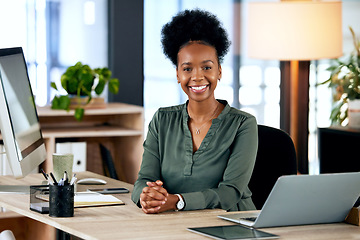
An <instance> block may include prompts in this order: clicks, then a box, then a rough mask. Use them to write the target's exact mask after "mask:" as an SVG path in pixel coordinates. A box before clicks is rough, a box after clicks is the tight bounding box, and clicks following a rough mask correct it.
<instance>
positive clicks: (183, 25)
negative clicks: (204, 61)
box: [161, 9, 231, 66]
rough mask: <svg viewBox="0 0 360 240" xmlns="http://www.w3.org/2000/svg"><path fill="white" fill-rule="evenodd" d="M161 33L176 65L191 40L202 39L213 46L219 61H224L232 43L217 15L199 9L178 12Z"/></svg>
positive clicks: (165, 50)
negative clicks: (180, 54)
mask: <svg viewBox="0 0 360 240" xmlns="http://www.w3.org/2000/svg"><path fill="white" fill-rule="evenodd" d="M161 35H162V36H161V43H162V46H163V51H164V54H165V56H166V57H168V58H169V59H170V60H171V62H172V63H173V64H174V65H175V66H177V54H178V52H179V51H180V49H181V48H182V47H183V46H185V45H186V44H187V43H188V42H189V41H200V42H203V43H204V44H206V45H211V46H213V47H214V48H215V49H216V52H217V57H218V59H219V62H222V61H223V58H224V56H225V55H226V53H227V52H228V50H229V47H230V44H231V43H230V41H229V39H228V35H227V32H226V30H225V29H224V28H223V27H222V24H221V23H220V21H219V20H218V19H217V18H216V16H215V15H213V14H211V13H209V12H207V11H203V10H199V9H194V10H185V11H183V12H180V13H178V14H177V15H176V16H174V17H173V18H172V20H171V21H170V22H169V23H167V24H165V25H164V26H163V28H162V31H161Z"/></svg>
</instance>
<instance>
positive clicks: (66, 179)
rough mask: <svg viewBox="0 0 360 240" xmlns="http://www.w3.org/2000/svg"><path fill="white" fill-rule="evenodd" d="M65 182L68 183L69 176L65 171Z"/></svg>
mask: <svg viewBox="0 0 360 240" xmlns="http://www.w3.org/2000/svg"><path fill="white" fill-rule="evenodd" d="M63 179H64V184H68V176H67V172H66V171H65V172H64V178H63Z"/></svg>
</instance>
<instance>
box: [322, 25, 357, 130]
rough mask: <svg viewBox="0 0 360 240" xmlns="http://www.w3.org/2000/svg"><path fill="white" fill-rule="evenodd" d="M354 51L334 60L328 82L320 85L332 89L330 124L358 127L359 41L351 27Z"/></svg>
mask: <svg viewBox="0 0 360 240" xmlns="http://www.w3.org/2000/svg"><path fill="white" fill-rule="evenodd" d="M349 28H350V31H351V34H352V37H353V41H354V47H355V50H354V51H353V52H352V53H351V54H350V56H348V57H347V58H345V60H340V59H336V60H335V62H334V64H333V65H331V66H330V67H329V68H328V69H327V70H329V71H330V72H331V74H330V77H329V79H328V80H326V81H325V82H323V83H321V84H328V86H329V87H330V88H332V89H334V95H333V100H334V102H335V104H334V107H333V109H332V111H331V115H330V119H331V124H338V125H342V126H343V125H346V121H345V120H346V119H347V120H348V123H349V125H348V126H349V127H355V128H358V127H360V68H359V66H360V41H359V40H358V39H357V38H356V35H355V33H354V31H353V29H352V28H351V27H349Z"/></svg>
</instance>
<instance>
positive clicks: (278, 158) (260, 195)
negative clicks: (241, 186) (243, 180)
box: [249, 125, 297, 210]
mask: <svg viewBox="0 0 360 240" xmlns="http://www.w3.org/2000/svg"><path fill="white" fill-rule="evenodd" d="M258 136H259V141H258V142H259V144H258V151H257V156H256V162H255V167H254V171H253V174H252V176H251V179H250V182H249V188H250V190H251V192H252V200H253V202H254V204H255V206H256V208H257V209H259V210H260V209H261V208H262V206H263V205H264V203H265V201H266V199H267V197H268V195H269V194H270V192H271V190H272V188H273V186H274V184H275V182H276V180H277V179H278V178H279V177H280V176H282V175H291V174H297V165H296V152H295V147H294V143H293V141H292V139H291V138H290V136H289V135H288V134H287V133H285V132H284V131H282V130H280V129H276V128H272V127H268V126H264V125H258Z"/></svg>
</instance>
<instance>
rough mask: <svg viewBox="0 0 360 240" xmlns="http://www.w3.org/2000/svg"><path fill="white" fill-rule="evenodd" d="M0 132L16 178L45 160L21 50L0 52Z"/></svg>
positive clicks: (43, 145) (43, 147)
mask: <svg viewBox="0 0 360 240" xmlns="http://www.w3.org/2000/svg"><path fill="white" fill-rule="evenodd" d="M0 129H1V135H2V138H3V141H4V145H5V150H6V155H7V159H8V161H9V165H10V167H11V170H12V172H13V174H14V176H15V177H23V176H25V175H27V174H28V173H30V172H31V171H32V170H34V169H35V168H36V167H38V165H39V164H40V163H41V162H43V161H44V160H45V159H46V150H45V144H44V140H43V138H42V134H41V130H40V124H39V120H38V116H37V112H36V107H35V101H34V96H33V94H32V90H31V85H30V81H29V77H28V72H27V67H26V63H25V58H24V55H23V51H22V48H7V49H0Z"/></svg>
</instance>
